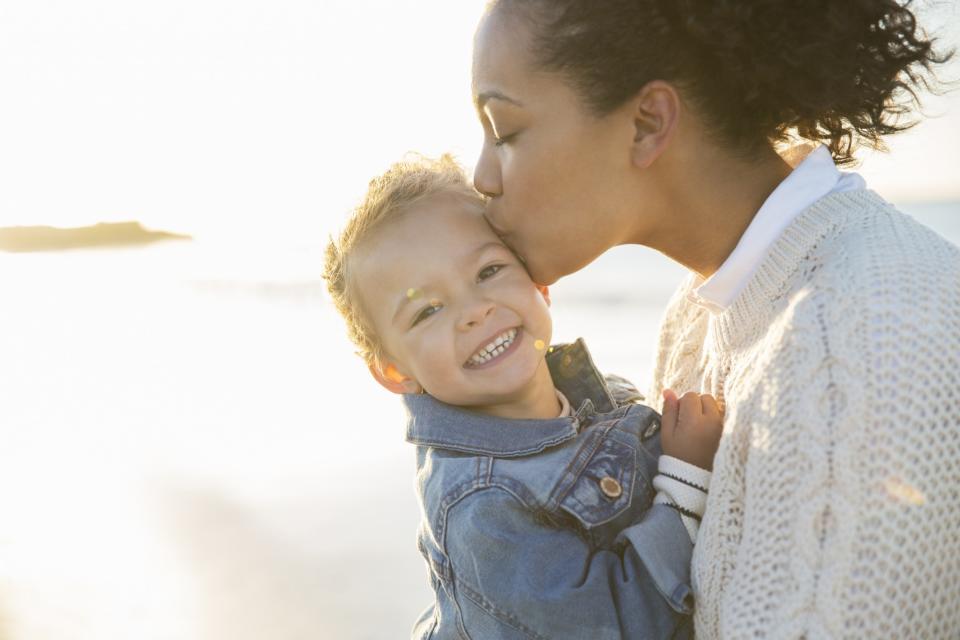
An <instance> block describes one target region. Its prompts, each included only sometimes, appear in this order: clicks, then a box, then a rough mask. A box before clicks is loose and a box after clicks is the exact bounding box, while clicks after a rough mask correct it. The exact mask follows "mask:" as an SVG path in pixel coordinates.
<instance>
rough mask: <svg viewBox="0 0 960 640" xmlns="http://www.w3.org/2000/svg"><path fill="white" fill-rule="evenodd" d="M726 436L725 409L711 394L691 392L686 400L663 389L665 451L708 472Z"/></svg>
mask: <svg viewBox="0 0 960 640" xmlns="http://www.w3.org/2000/svg"><path fill="white" fill-rule="evenodd" d="M722 433H723V409H722V408H721V407H720V405H719V403H718V402H717V401H716V399H715V398H714V397H713V396H711V395H709V394H699V393H696V392H694V391H688V392H687V393H685V394H683V397H682V398H677V394H676V393H674V391H673V390H672V389H664V390H663V417H662V418H661V420H660V441H661V444H662V445H663V452H664V453H665V454H666V455H668V456H673V457H674V458H679V459H680V460H683V461H684V462H689V463H690V464H692V465H696V466H698V467H700V468H701V469H706V470H707V471H712V470H713V456H714V454H715V453H716V452H717V447H718V446H719V444H720V435H721V434H722Z"/></svg>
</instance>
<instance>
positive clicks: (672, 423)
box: [660, 389, 680, 430]
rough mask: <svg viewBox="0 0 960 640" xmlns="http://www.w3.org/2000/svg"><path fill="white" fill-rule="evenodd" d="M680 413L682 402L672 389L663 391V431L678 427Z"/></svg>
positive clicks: (661, 419) (661, 423)
mask: <svg viewBox="0 0 960 640" xmlns="http://www.w3.org/2000/svg"><path fill="white" fill-rule="evenodd" d="M679 413H680V401H679V400H677V394H676V393H674V392H673V390H672V389H664V390H663V414H662V415H661V417H660V428H661V429H671V430H672V429H674V428H676V426H677V416H678V415H679Z"/></svg>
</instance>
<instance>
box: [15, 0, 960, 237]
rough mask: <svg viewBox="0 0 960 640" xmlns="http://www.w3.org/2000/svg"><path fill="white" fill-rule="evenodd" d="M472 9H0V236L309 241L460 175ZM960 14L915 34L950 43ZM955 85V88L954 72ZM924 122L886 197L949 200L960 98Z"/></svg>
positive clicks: (344, 1)
mask: <svg viewBox="0 0 960 640" xmlns="http://www.w3.org/2000/svg"><path fill="white" fill-rule="evenodd" d="M483 4H484V2H483V0H453V1H452V0H417V1H412V0H404V1H399V0H390V1H386V0H385V1H381V2H377V1H374V0H327V1H317V0H269V1H268V0H166V1H165V2H162V3H161V2H149V3H148V2H142V1H140V2H137V1H131V0H84V2H75V1H74V0H30V1H29V2H26V1H20V2H5V3H3V4H2V5H0V86H2V87H3V89H4V99H3V100H2V101H0V176H2V179H0V185H2V186H0V226H5V225H9V224H44V223H46V224H58V225H79V224H89V223H93V222H96V221H100V220H128V219H139V220H142V221H144V222H145V223H146V224H147V225H148V226H153V227H162V228H166V229H171V230H175V231H185V232H188V233H194V234H198V235H202V236H214V235H217V234H220V233H229V234H230V235H231V236H234V235H238V236H240V237H248V238H249V237H260V238H264V237H270V238H275V239H276V240H277V241H281V242H282V241H285V240H286V239H289V238H318V239H319V238H320V237H322V235H321V234H323V233H324V232H325V231H327V230H329V229H330V228H332V227H334V226H336V225H338V224H339V223H340V222H341V221H342V219H343V216H344V214H345V211H346V210H347V209H348V208H349V207H350V206H351V204H352V203H353V202H354V201H355V200H356V198H357V197H358V196H359V195H360V194H361V193H362V191H363V189H364V186H365V184H366V182H367V180H368V179H369V177H370V176H372V175H373V174H375V173H377V172H379V171H380V170H382V169H383V168H384V167H385V166H386V165H388V164H389V163H390V162H391V161H393V160H395V159H397V158H398V157H399V156H400V155H402V154H403V153H404V152H405V151H408V150H419V151H422V152H425V153H428V154H439V153H441V152H443V151H447V150H450V151H453V152H454V153H455V154H457V155H458V156H459V157H460V158H461V159H462V160H463V161H464V162H465V163H466V164H468V165H469V164H471V163H472V162H473V159H474V158H475V156H476V153H477V150H478V147H479V142H480V130H479V127H478V125H477V124H476V122H475V120H474V115H473V112H472V107H471V104H470V97H469V60H470V48H471V37H472V32H473V29H474V27H475V25H476V22H477V19H478V17H479V15H480V12H481V9H482V6H483ZM958 5H960V3H956V2H943V3H940V4H939V6H938V7H937V8H936V9H935V10H934V11H933V12H932V13H931V14H930V15H929V18H930V19H929V20H928V24H929V26H930V27H931V28H934V29H936V30H940V31H941V32H942V33H943V35H944V36H945V39H946V40H948V41H950V42H953V43H954V44H960V6H958ZM944 25H951V26H949V27H944ZM944 29H949V31H944ZM951 70H952V75H953V76H954V77H960V63H955V64H953V66H952V67H951ZM928 110H929V111H930V112H931V113H933V114H936V115H939V116H940V117H938V118H935V119H932V120H929V121H928V122H926V123H924V124H923V125H922V126H920V127H918V128H917V129H916V130H915V131H914V132H911V133H909V134H906V135H904V136H903V137H902V138H901V139H900V140H897V141H896V142H894V143H893V144H892V145H891V146H892V150H893V156H892V158H891V157H869V158H867V159H866V162H865V164H864V166H863V167H862V172H863V173H864V174H865V175H866V177H867V179H868V182H869V183H870V184H871V186H873V187H874V188H877V189H878V190H879V191H880V192H881V193H882V194H883V195H885V196H887V197H888V198H891V199H894V200H896V201H912V200H930V199H955V198H960V91H958V92H955V93H954V94H953V95H951V96H950V97H949V98H946V99H938V100H931V101H930V102H929V108H928ZM224 228H227V229H228V231H226V232H224V231H223V229H224Z"/></svg>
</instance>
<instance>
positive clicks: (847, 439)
mask: <svg viewBox="0 0 960 640" xmlns="http://www.w3.org/2000/svg"><path fill="white" fill-rule="evenodd" d="M897 240H898V241H899V242H901V243H903V240H902V239H897ZM846 250H847V252H848V254H850V255H854V251H855V250H856V247H854V248H847V249H846ZM843 257H844V256H832V257H831V260H832V262H829V261H827V262H826V263H825V264H826V266H825V265H824V264H819V265H814V267H815V268H814V269H812V270H811V273H809V274H807V275H806V284H805V285H803V286H799V287H797V288H796V289H794V290H793V291H790V292H789V293H788V298H787V302H786V304H785V306H784V308H783V309H782V310H781V311H780V312H779V313H778V314H777V315H776V316H775V317H773V318H772V319H771V320H770V322H769V324H768V325H767V327H766V334H765V335H762V336H758V337H756V338H754V340H753V343H752V344H750V345H749V346H748V347H745V348H744V349H743V351H741V352H740V353H738V354H737V356H738V358H731V359H730V361H729V366H730V370H729V373H728V375H727V378H726V385H725V386H726V389H727V398H726V400H727V416H726V422H727V425H726V429H725V434H724V439H723V441H722V443H721V447H720V450H719V451H718V455H717V461H716V463H715V467H714V476H713V482H712V484H711V492H710V496H709V499H708V503H707V516H706V518H705V520H704V522H703V524H702V526H701V529H700V537H699V540H698V544H697V546H696V548H695V554H694V562H693V565H694V575H693V581H694V586H695V591H696V599H697V603H698V605H697V612H696V617H697V619H696V622H697V636H698V638H699V637H703V638H746V637H768V638H801V637H807V638H848V637H849V638H856V637H890V638H893V637H954V634H956V633H960V617H958V614H957V608H958V605H960V588H958V586H957V584H958V583H957V577H958V575H960V559H958V558H960V538H958V537H957V535H956V531H957V530H958V526H960V500H958V493H960V492H958V488H960V473H958V467H957V463H956V460H957V458H958V454H960V435H958V432H960V429H958V425H960V385H958V376H957V374H956V372H957V371H958V370H960V355H958V354H960V339H958V336H960V320H958V318H960V280H954V279H955V278H956V277H957V274H960V269H958V263H957V259H956V255H950V256H949V260H948V261H947V263H944V262H941V265H944V264H949V269H948V270H946V271H945V272H942V273H939V274H938V273H935V272H934V271H931V272H930V273H928V274H925V277H926V280H924V277H917V276H916V274H915V275H914V276H912V277H913V278H914V279H912V280H910V281H909V282H908V281H906V280H904V281H903V282H900V281H898V277H899V276H902V274H903V273H908V270H906V269H900V271H899V273H898V272H897V270H896V269H889V270H887V266H886V265H885V264H884V263H883V262H882V261H881V260H879V259H878V260H877V261H876V262H871V261H870V260H869V259H865V260H864V261H863V262H862V263H860V264H855V265H849V264H847V265H843V264H839V265H838V264H837V263H840V262H841V261H842V258H843ZM854 257H855V255H854ZM868 257H869V256H868ZM887 260H888V261H890V260H891V259H890V258H889V257H888V258H887ZM894 262H895V261H894ZM872 268H875V269H876V270H878V272H875V273H870V274H869V275H870V277H871V280H870V282H869V283H866V281H865V280H863V279H860V278H858V277H850V276H849V275H847V276H846V277H842V276H843V274H856V273H866V272H867V270H868V269H872ZM908 285H913V286H908Z"/></svg>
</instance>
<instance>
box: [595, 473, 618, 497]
mask: <svg viewBox="0 0 960 640" xmlns="http://www.w3.org/2000/svg"><path fill="white" fill-rule="evenodd" d="M600 491H603V495H605V496H607V497H608V498H611V499H614V498H619V497H620V494H622V493H623V487H621V486H620V483H619V482H617V481H616V479H614V478H611V477H610V476H607V477H605V478H602V479H601V480H600Z"/></svg>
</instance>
